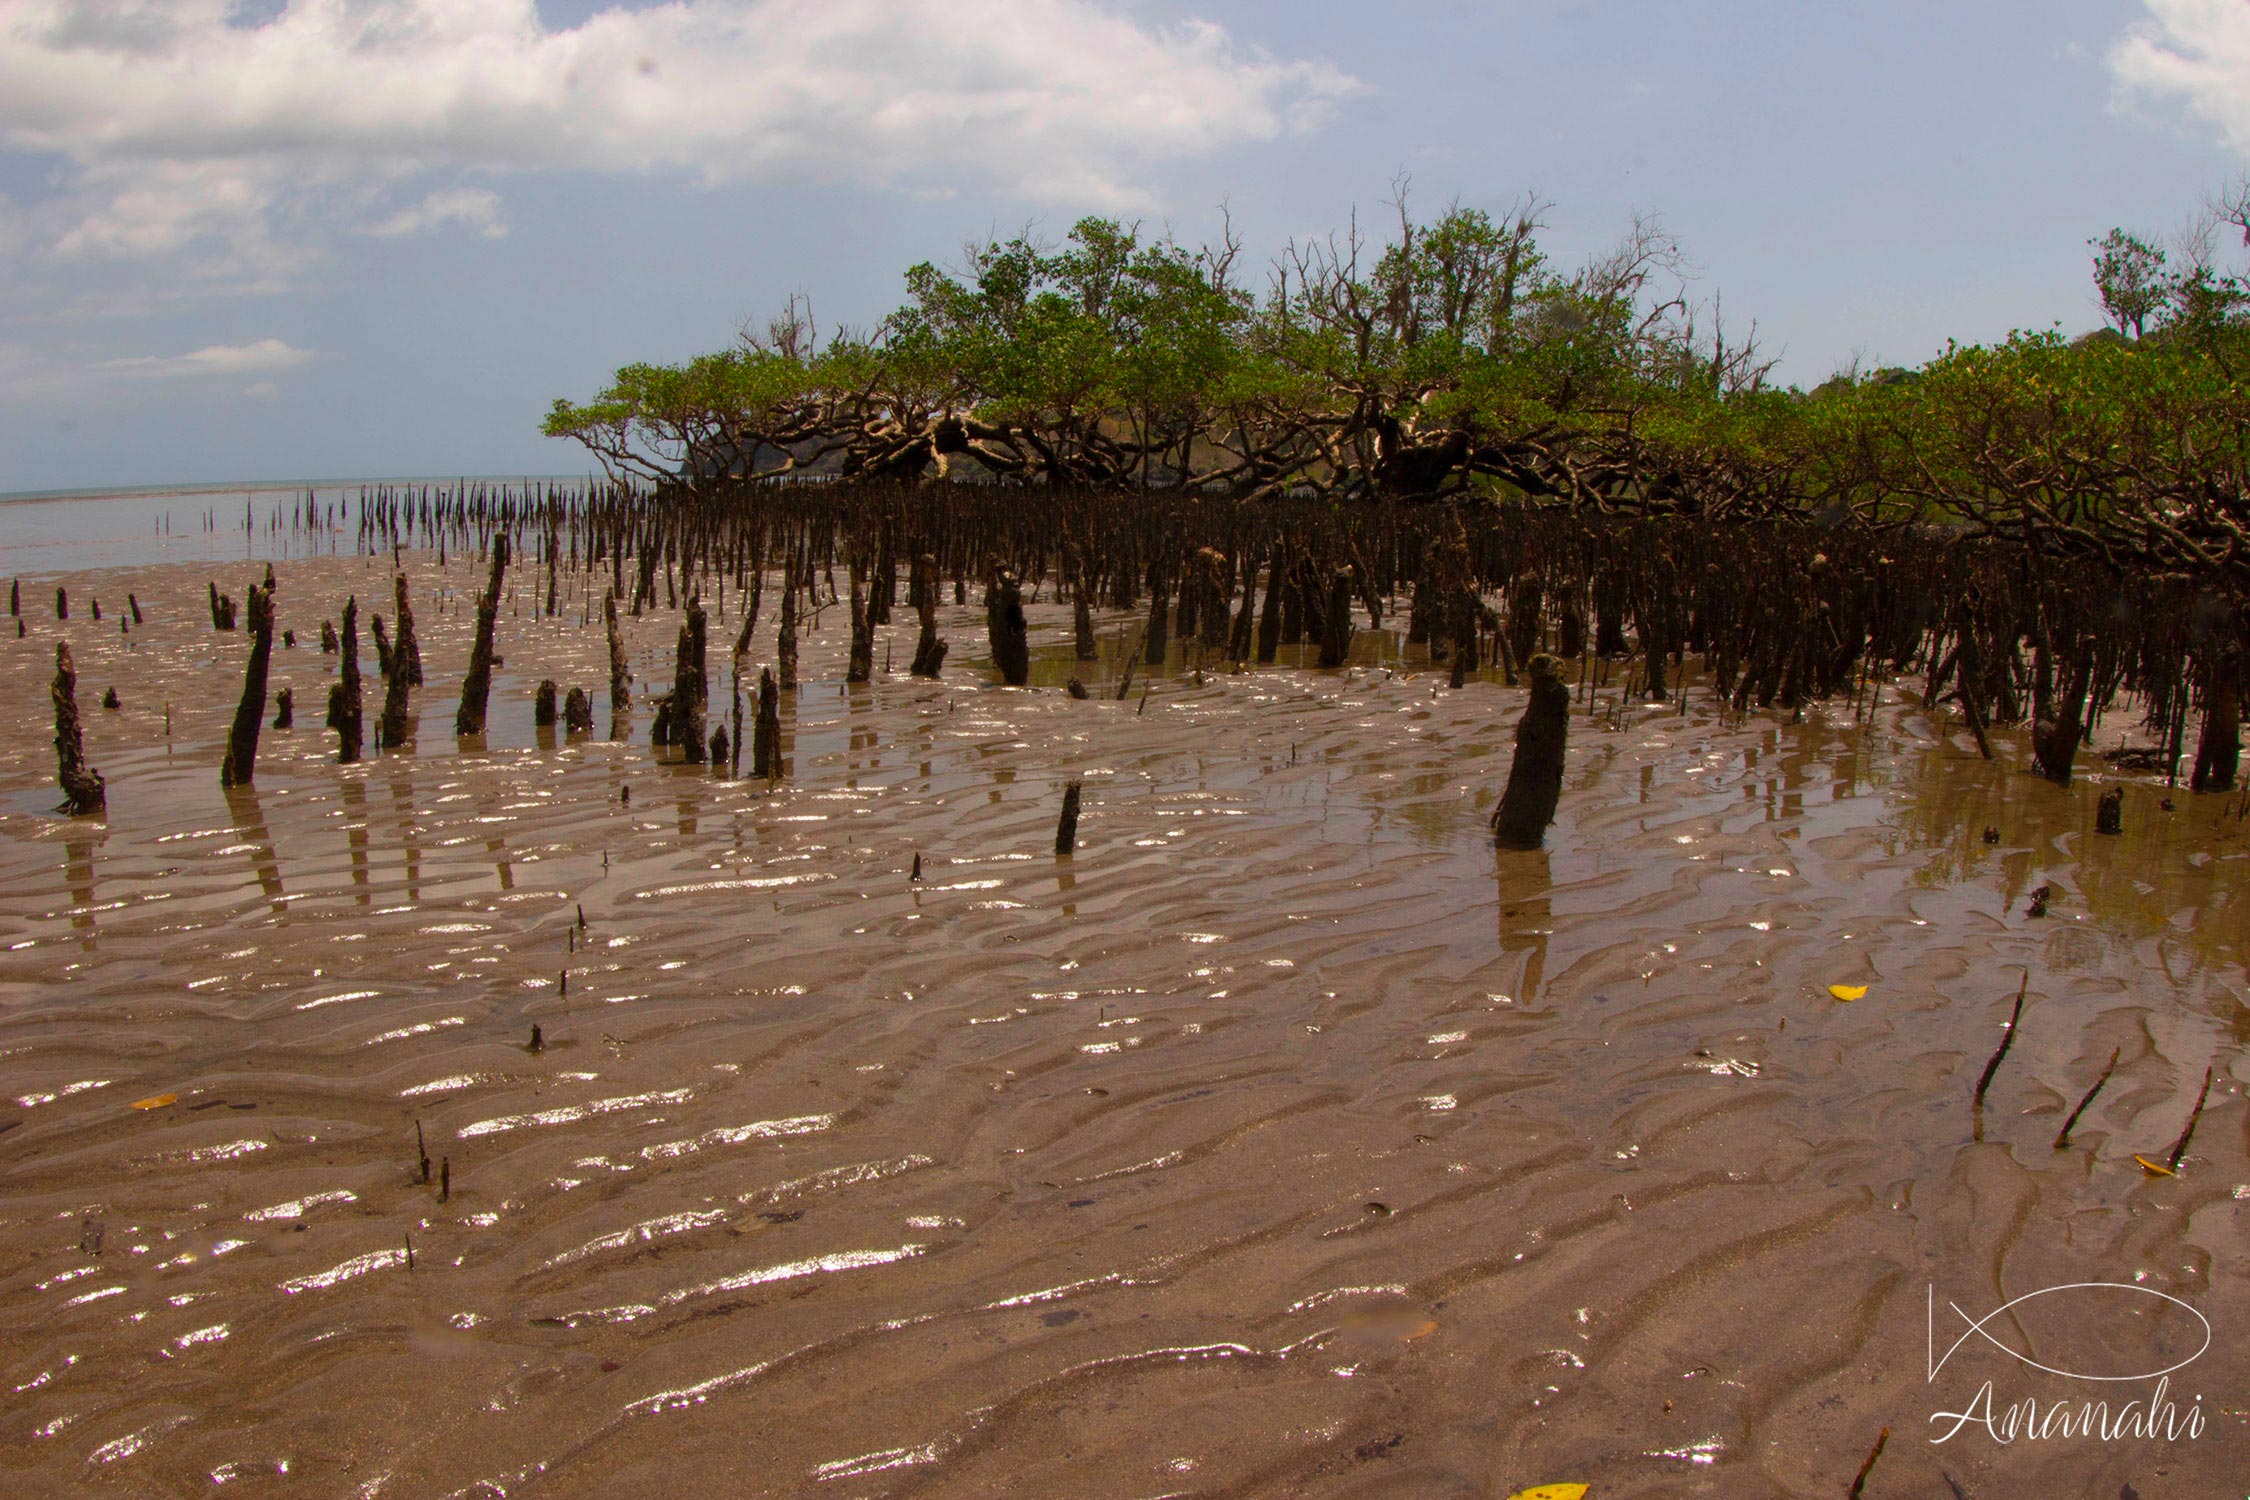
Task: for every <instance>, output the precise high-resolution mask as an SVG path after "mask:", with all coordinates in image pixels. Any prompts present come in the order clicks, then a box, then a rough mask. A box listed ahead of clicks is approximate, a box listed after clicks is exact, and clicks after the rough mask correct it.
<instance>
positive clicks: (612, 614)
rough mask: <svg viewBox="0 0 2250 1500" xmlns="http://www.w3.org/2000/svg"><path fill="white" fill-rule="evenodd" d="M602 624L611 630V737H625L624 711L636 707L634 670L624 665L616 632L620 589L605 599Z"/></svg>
mask: <svg viewBox="0 0 2250 1500" xmlns="http://www.w3.org/2000/svg"><path fill="white" fill-rule="evenodd" d="M602 623H603V624H604V625H605V626H606V627H608V630H609V737H610V738H611V739H613V740H615V739H622V738H624V735H625V711H626V710H627V709H629V708H631V707H632V706H633V689H632V688H631V687H630V686H629V684H630V683H631V682H632V680H633V670H632V668H630V667H628V666H626V665H625V640H624V637H622V636H620V635H619V634H618V633H617V590H615V589H611V590H610V591H609V592H608V593H607V594H604V595H603V596H602Z"/></svg>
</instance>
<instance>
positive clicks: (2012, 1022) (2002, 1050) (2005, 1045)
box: [1975, 969, 2031, 1105]
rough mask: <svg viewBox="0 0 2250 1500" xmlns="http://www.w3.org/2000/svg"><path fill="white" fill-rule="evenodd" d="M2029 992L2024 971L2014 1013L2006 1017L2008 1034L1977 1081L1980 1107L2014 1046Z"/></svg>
mask: <svg viewBox="0 0 2250 1500" xmlns="http://www.w3.org/2000/svg"><path fill="white" fill-rule="evenodd" d="M2030 990H2031V971H2030V970H2028V969H2026V970H2025V971H2024V976H2023V984H2022V986H2021V987H2020V988H2018V989H2017V990H2016V1008H2015V1013H2014V1014H2012V1015H2010V1016H2009V1017H2008V1034H2007V1035H2006V1036H2004V1037H2002V1038H2000V1047H1999V1050H1998V1051H1996V1052H1994V1053H1993V1054H1992V1061H1990V1062H1988V1063H1986V1064H1985V1065H1984V1076H1983V1077H1981V1078H1979V1079H1978V1080H1977V1095H1976V1101H1975V1102H1976V1103H1978V1104H1980V1105H1981V1104H1982V1103H1984V1091H1985V1090H1986V1089H1988V1088H1990V1087H1992V1075H1993V1074H1995V1073H1997V1072H1999V1071H2000V1063H2001V1060H2002V1059H2003V1058H2005V1057H2006V1056H2007V1055H2008V1049H2009V1048H2010V1047H2013V1046H2014V1045H2015V1044H2016V1028H2017V1026H2019V1025H2020V1024H2021V1023H2022V1021H2023V997H2024V996H2025V995H2026V994H2028V993H2029V992H2030Z"/></svg>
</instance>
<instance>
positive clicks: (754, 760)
mask: <svg viewBox="0 0 2250 1500" xmlns="http://www.w3.org/2000/svg"><path fill="white" fill-rule="evenodd" d="M750 751H751V753H750V774H751V775H753V776H758V777H762V778H764V779H765V780H768V781H773V780H776V779H778V778H779V777H780V776H781V773H782V765H781V690H780V689H779V688H777V687H776V686H775V685H774V680H773V668H771V667H761V668H759V669H758V724H757V728H756V730H755V731H754V733H753V737H752V740H751V747H750Z"/></svg>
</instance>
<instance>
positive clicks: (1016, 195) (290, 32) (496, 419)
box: [0, 0, 2250, 492]
mask: <svg viewBox="0 0 2250 1500" xmlns="http://www.w3.org/2000/svg"><path fill="white" fill-rule="evenodd" d="M2246 169H2250V0H2036V3H2034V0H1972V3H1963V0H1887V3H1884V4H1880V5H1874V4H1863V5H1841V4H1829V3H1817V0H1666V3H1658V0H1485V3H1472V0H1385V3H1383V4H1368V3H1366V0H1355V3H1349V4H1346V3H1334V0H884V3H878V0H668V3H654V4H652V3H638V4H620V3H615V0H0V492H9V491H24V490H41V489H62V488H93V487H105V486H130V485H155V484H169V483H203V482H222V481H237V480H274V481H296V480H312V479H334V478H353V477H369V476H378V475H448V474H483V475H500V474H554V473H573V472H584V470H585V469H586V468H587V466H588V460H587V458H586V456H585V455H584V453H583V452H582V451H581V450H579V449H578V448H576V447H575V446H574V445H572V444H569V443H567V442H560V441H554V440H550V439H546V438H543V437H541V436H540V435H539V430H538V429H539V423H540V419H541V417H542V416H543V415H544V413H545V412H546V409H547V407H548V406H549V404H550V403H551V402H552V401H553V400H554V399H555V398H556V397H558V396H567V397H571V398H574V399H582V398H585V397H589V396H591V395H593V394H594V393H595V392H597V391H598V390H599V389H600V388H601V386H602V385H603V383H604V382H605V379H606V377H607V376H608V375H609V374H610V372H612V371H613V370H615V369H616V368H617V367H618V366H620V365H622V364H625V363H629V362H633V361H639V360H657V361H668V360H679V359H685V358H688V357H691V356H693V355H695V354H697V353H700V352H705V351H708V350H712V349H717V348H723V347H726V346H727V345H729V344H730V343H732V341H733V340H734V337H735V334H736V330H737V329H738V328H740V327H741V326H742V325H743V324H744V323H745V321H762V320H763V319H764V318H765V317H767V316H769V315H770V314H772V313H773V312H775V311H777V310H778V309H779V308H780V307H781V305H782V304H783V303H784V302H785V301H786V299H787V298H788V297H789V295H790V294H791V293H792V292H801V293H805V294H808V295H809V296H810V297H811V299H812V304H813V308H814V311H815V313H816V315H817V316H818V318H819V320H820V322H821V323H822V324H823V325H824V327H833V326H835V325H836V324H838V323H844V324H853V325H858V326H860V327H866V326H869V325H872V324H873V323H874V322H876V321H877V320H878V319H880V318H881V316H882V315H883V314H884V313H885V312H887V311H888V310H890V309H891V308H892V307H894V306H896V305H897V304H898V303H899V302H900V301H901V300H902V287H901V273H902V272H903V271H904V270H905V268H906V267H908V266H909V265H912V264H913V263H915V262H917V261H922V260H934V261H938V262H940V263H947V262H957V261H958V259H959V257H960V253H961V249H962V247H963V246H964V245H965V244H967V243H969V242H972V241H975V240H978V239H981V238H983V237H985V236H987V235H990V234H994V233H997V234H1000V235H1003V236H1005V235H1009V234H1013V233H1015V232H1016V231H1018V230H1020V229H1022V228H1024V227H1026V226H1027V225H1028V226H1033V227H1034V228H1035V229H1036V230H1037V231H1038V232H1040V233H1042V234H1044V235H1046V236H1047V237H1049V238H1059V237H1060V236H1061V235H1062V234H1063V233H1064V232H1065V231H1067V230H1068V228H1069V226H1070V225H1071V224H1072V223H1074V222H1076V220H1077V219H1079V218H1080V217H1082V216H1084V215H1086V214H1090V213H1092V214H1103V215H1108V216H1112V217H1118V218H1122V219H1126V220H1138V221H1140V222H1141V223H1142V224H1143V225H1144V226H1145V227H1146V228H1147V229H1149V230H1163V229H1166V228H1169V229H1170V230H1171V232H1173V233H1174V234H1176V235H1177V236H1178V237H1179V238H1181V239H1182V240H1183V241H1186V242H1188V243H1191V244H1192V243H1199V242H1202V241H1204V240H1206V239H1208V238H1211V237H1213V236H1215V235H1216V233H1217V232H1218V228H1219V225H1220V222H1221V217H1220V206H1221V205H1222V204H1223V205H1225V211H1226V213H1227V214H1228V215H1229V216H1231V220H1232V223H1233V225H1234V227H1235V229H1236V230H1237V232H1238V233H1240V234H1241V235H1242V237H1243V238H1244V240H1245V241H1246V253H1247V254H1248V255H1249V256H1250V257H1251V258H1252V259H1253V260H1254V261H1256V262H1258V263H1261V264H1262V263H1263V262H1264V261H1266V260H1267V259H1269V258H1270V257H1272V256H1273V255H1275V254H1277V253H1279V252H1280V251H1281V250H1282V248H1283V247H1284V246H1285V245H1286V244H1287V243H1288V242H1289V240H1290V239H1291V238H1292V237H1296V238H1300V239H1301V238H1304V237H1306V236H1311V235H1323V234H1326V233H1327V232H1328V231H1330V230H1332V229H1336V228H1340V227H1342V226H1344V225H1345V224H1346V223H1347V222H1348V221H1349V220H1350V218H1351V216H1352V214H1353V213H1354V212H1355V211H1356V212H1357V213H1358V214H1359V216H1360V220H1361V222H1362V224H1363V225H1366V226H1369V227H1370V228H1374V227H1378V226H1380V225H1381V224H1382V223H1383V222H1384V220H1385V219H1386V218H1395V210H1394V209H1393V208H1391V207H1390V206H1389V204H1390V202H1391V201H1392V200H1394V199H1395V197H1396V196H1397V193H1396V191H1395V187H1394V185H1395V184H1399V183H1401V182H1403V183H1405V184H1406V190H1407V197H1408V203H1409V205H1410V207H1411V208H1412V209H1413V210H1414V211H1415V212H1416V213H1417V214H1418V215H1422V216H1434V215H1436V214H1437V213H1439V212H1441V211H1442V210H1443V209H1444V208H1445V207H1446V206H1447V205H1448V204H1449V203H1452V202H1455V201H1459V202H1460V203H1462V204H1464V205H1467V206H1471V207H1481V208H1485V209H1488V210H1490V211H1493V212H1495V213H1497V212H1499V211H1501V210H1504V209H1506V208H1507V207H1508V206H1510V205H1511V204H1513V203H1515V202H1516V201H1517V200H1518V199H1519V198H1520V197H1521V196H1522V195H1523V194H1524V193H1526V192H1536V193H1537V194H1539V195H1540V196H1541V197H1542V198H1544V199H1546V200H1548V201H1549V202H1551V203H1552V205H1553V207H1552V209H1551V210H1550V211H1549V213H1548V216H1547V222H1548V225H1549V229H1548V231H1547V234H1546V235H1545V237H1544V238H1545V243H1546V245H1547V247H1548V249H1549V252H1550V254H1551V255H1552V256H1553V257H1555V258H1558V259H1561V260H1563V261H1566V262H1568V261H1572V260H1578V259H1583V258H1585V257H1587V256H1589V255H1592V254H1596V253H1599V252H1600V251H1601V250H1602V249H1603V248H1604V247H1605V246H1607V245H1608V244H1610V243H1611V242H1613V241H1614V240H1615V239H1616V237H1617V236H1618V235H1619V234H1621V233H1622V232H1623V230H1624V229H1625V228H1626V226H1627V224H1628V223H1629V222H1630V221H1631V219H1632V217H1633V216H1634V215H1635V214H1645V215H1654V216H1656V217H1657V218H1658V219H1660V220H1661V222H1662V223H1663V225H1664V226H1665V227H1666V228H1667V229H1669V230H1670V231H1671V232H1672V233H1673V234H1675V235H1676V236H1677V237H1678V238H1679V240H1680V241H1681V242H1682V244H1683V245H1684V247H1685V249H1686V251H1687V253H1688V255H1689V257H1690V259H1691V261H1692V263H1693V266H1694V269H1695V280H1694V282H1693V284H1692V285H1691V287H1690V288H1689V293H1690V295H1691V296H1692V297H1693V298H1695V299H1697V300H1698V301H1704V302H1710V303H1715V304H1716V305H1718V306H1720V307H1723V309H1724V313H1725V317H1726V321H1727V324H1728V326H1729V327H1730V329H1732V330H1735V331H1737V332H1743V331H1748V330H1749V328H1750V327H1751V325H1752V324H1753V323H1754V324H1755V329H1756V333H1757V336H1758V338H1759V340H1760V341H1761V344H1762V345H1763V347H1764V349H1765V350H1766V351H1767V352H1768V353H1770V354H1772V355H1775V356H1777V357H1778V359H1779V361H1780V363H1779V365H1778V367H1777V373H1778V375H1779V376H1780V377H1781V378H1783V379H1785V380H1788V381H1791V382H1794V383H1798V384H1803V385H1811V384H1815V383H1817V382H1819V381H1820V380H1822V379H1824V378H1826V377H1827V376H1828V375H1829V374H1831V373H1833V372H1834V371H1835V370H1836V369H1838V368H1839V367H1841V366H1843V365H1845V364H1846V363H1847V362H1850V361H1852V360H1854V359H1857V360H1858V361H1859V362H1860V363H1861V364H1862V365H1864V366H1881V365H1889V364H1909V365H1911V364H1916V363H1919V362H1921V361H1923V360H1926V359H1928V358H1929V357H1931V356H1932V355H1933V354H1935V353H1937V352H1939V351H1940V350H1942V349H1943V347H1944V346H1945V343H1946V341H1947V339H1949V338H1955V339H1959V340H1961V341H1963V342H1970V341H1987V340H1993V339H1999V338H2004V337H2006V335H2007V334H2008V332H2009V331H2010V330H2011V329H2014V328H2046V327H2049V326H2053V325H2056V324H2059V325H2061V326H2062V328H2063V329H2064V330H2065V331H2068V332H2077V331H2080V330H2083V329H2086V328H2090V327H2093V326H2095V325H2096V324H2098V323H2099V321H2100V309H2099V306H2098V304H2097V302H2096V301H2095V298H2094V292H2093V284H2092V281H2091V279H2090V274H2089V266H2090V261H2089V255H2088V250H2087V243H2086V242H2087V241H2088V240H2089V239H2092V238H2096V237H2098V236H2100V235H2101V234H2103V233H2104V232H2106V231H2107V230H2108V229H2109V228H2110V227H2111V226H2113V225H2123V226H2126V227H2128V228H2132V229H2136V230H2138V231H2140V232H2141V233H2143V234H2145V235H2147V236H2150V237H2152V238H2157V239H2161V238H2163V237H2165V236H2168V235H2170V234H2173V233H2175V232H2176V231H2177V230H2178V229H2179V228H2180V227H2181V226H2182V225H2183V224H2185V223H2186V221H2187V220H2188V219H2189V218H2190V216H2191V215H2192V214H2193V213H2194V211H2195V210H2196V208H2197V206H2198V204H2199V203H2200V202H2201V201H2203V200H2204V199H2205V198H2206V197H2207V196H2208V195H2209V194H2211V193H2213V192H2216V191H2220V190H2224V189H2226V188H2228V187H2229V186H2231V185H2233V184H2236V183H2239V182H2240V181H2241V180H2242V178H2243V174H2244V172H2245V170H2246ZM2229 250H2230V252H2231V251H2232V247H2229ZM2236 253H2238V254H2243V253H2250V252H2236Z"/></svg>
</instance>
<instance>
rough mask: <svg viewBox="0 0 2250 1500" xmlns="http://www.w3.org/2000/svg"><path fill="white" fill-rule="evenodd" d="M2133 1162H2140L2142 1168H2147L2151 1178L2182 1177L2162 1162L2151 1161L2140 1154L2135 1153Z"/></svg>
mask: <svg viewBox="0 0 2250 1500" xmlns="http://www.w3.org/2000/svg"><path fill="white" fill-rule="evenodd" d="M2133 1160H2135V1161H2137V1162H2139V1163H2140V1164H2141V1165H2142V1167H2144V1168H2146V1169H2147V1171H2148V1175H2149V1176H2151V1177H2177V1176H2179V1175H2180V1174H2179V1173H2177V1172H2175V1171H2173V1170H2172V1169H2171V1168H2170V1167H2167V1166H2166V1165H2164V1163H2162V1162H2160V1161H2150V1160H2149V1159H2148V1158H2147V1157H2145V1156H2142V1155H2140V1154H2139V1153H2138V1152H2136V1153H2134V1156H2133Z"/></svg>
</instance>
